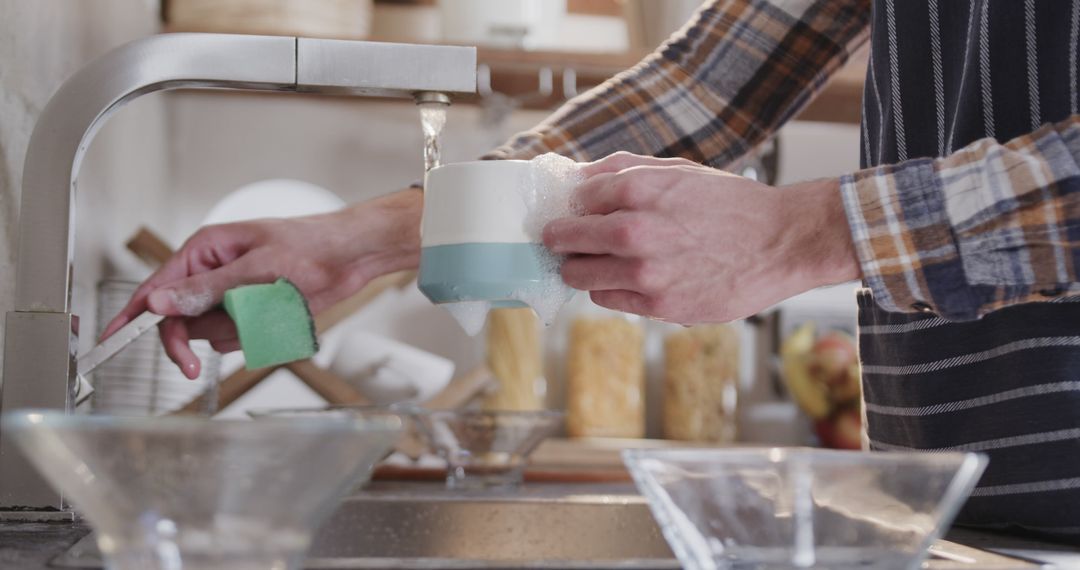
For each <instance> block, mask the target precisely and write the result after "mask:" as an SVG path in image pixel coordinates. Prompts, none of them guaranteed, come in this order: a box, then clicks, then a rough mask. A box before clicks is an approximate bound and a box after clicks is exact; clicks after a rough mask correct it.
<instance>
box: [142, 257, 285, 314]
mask: <svg viewBox="0 0 1080 570" xmlns="http://www.w3.org/2000/svg"><path fill="white" fill-rule="evenodd" d="M246 258H247V256H244V257H241V258H240V259H237V260H236V261H234V262H233V263H230V264H228V265H225V266H223V267H219V268H217V269H213V270H211V271H207V272H205V273H198V274H196V275H192V276H190V277H186V278H184V279H180V280H177V281H173V282H172V283H167V284H165V285H163V286H162V287H160V288H158V289H155V290H154V291H153V292H152V293H150V296H149V297H147V299H146V304H147V307H148V308H149V309H150V310H151V311H152V312H154V313H157V314H159V315H165V316H167V317H181V316H182V317H194V316H198V315H201V314H203V313H205V312H207V311H209V310H210V309H212V308H214V307H216V306H217V305H219V304H221V301H222V299H224V298H225V292H226V291H228V290H229V289H232V288H234V287H237V286H240V285H246V284H249V283H261V282H264V281H267V280H268V279H269V280H272V279H273V277H269V278H267V277H265V276H264V275H263V274H262V273H263V272H261V271H260V272H254V271H252V264H251V263H250V261H249V260H247V259H246Z"/></svg>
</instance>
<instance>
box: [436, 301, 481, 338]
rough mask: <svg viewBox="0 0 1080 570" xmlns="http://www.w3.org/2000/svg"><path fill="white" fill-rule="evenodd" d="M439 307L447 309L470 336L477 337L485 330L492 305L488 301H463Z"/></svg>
mask: <svg viewBox="0 0 1080 570" xmlns="http://www.w3.org/2000/svg"><path fill="white" fill-rule="evenodd" d="M439 306H440V307H443V308H445V309H446V310H447V311H448V312H449V313H450V316H452V317H454V320H455V321H457V323H458V325H460V326H461V328H462V329H464V330H465V334H467V335H469V336H476V335H478V334H480V331H482V330H484V323H485V322H487V314H488V311H490V310H491V303H490V302H488V301H462V302H459V303H443V304H441V305H439Z"/></svg>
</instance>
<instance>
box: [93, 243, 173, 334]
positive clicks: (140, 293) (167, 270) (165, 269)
mask: <svg viewBox="0 0 1080 570" xmlns="http://www.w3.org/2000/svg"><path fill="white" fill-rule="evenodd" d="M185 275H187V261H186V260H185V259H184V256H183V255H180V254H177V255H173V256H172V257H171V258H169V260H168V261H167V262H165V265H162V266H161V267H160V268H158V270H157V271H155V272H154V273H153V274H152V275H150V277H149V278H147V279H146V281H143V283H142V284H141V285H139V287H138V288H137V289H135V293H133V294H132V295H131V299H128V302H127V305H125V306H124V308H123V309H121V310H120V312H119V313H117V314H116V316H115V317H113V319H112V320H111V321H109V324H108V325H106V326H105V330H104V331H103V332H102V333H101V338H100V339H98V340H99V342H100V341H101V340H105V339H107V338H109V337H110V336H112V335H113V333H115V332H116V331H117V330H119V329H120V327H122V326H124V325H126V324H128V323H129V322H131V320H132V319H134V318H135V317H137V316H139V315H140V314H141V313H142V312H143V311H146V310H147V309H148V307H147V297H149V296H150V294H151V293H152V292H153V291H154V290H155V289H157V288H158V287H160V286H161V285H163V284H165V283H168V282H170V281H175V280H177V279H180V278H182V277H184V276H185Z"/></svg>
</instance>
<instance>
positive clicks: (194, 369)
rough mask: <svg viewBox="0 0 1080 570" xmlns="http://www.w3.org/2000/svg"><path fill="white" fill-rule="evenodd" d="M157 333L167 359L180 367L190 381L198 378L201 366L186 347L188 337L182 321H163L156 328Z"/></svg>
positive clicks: (188, 347)
mask: <svg viewBox="0 0 1080 570" xmlns="http://www.w3.org/2000/svg"><path fill="white" fill-rule="evenodd" d="M158 331H159V334H160V335H161V344H162V345H163V346H164V347H165V354H167V355H169V359H170V360H172V361H173V362H175V363H176V365H177V366H179V367H180V371H181V372H183V374H184V376H186V377H188V378H189V379H191V380H194V379H196V378H198V377H199V371H200V370H201V368H202V364H201V363H200V362H199V357H198V356H195V353H194V352H193V351H192V350H191V347H190V346H189V345H188V342H189V341H190V337H189V335H188V330H187V324H186V323H185V322H184V319H180V318H168V319H165V320H164V321H162V322H161V325H160V326H159V327H158Z"/></svg>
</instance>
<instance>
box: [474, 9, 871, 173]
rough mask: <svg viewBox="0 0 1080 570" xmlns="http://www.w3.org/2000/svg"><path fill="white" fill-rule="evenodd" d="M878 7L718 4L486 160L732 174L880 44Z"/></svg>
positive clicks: (496, 150) (703, 11)
mask: <svg viewBox="0 0 1080 570" xmlns="http://www.w3.org/2000/svg"><path fill="white" fill-rule="evenodd" d="M869 22H870V0H844V1H839V0H722V1H721V0H713V1H710V2H706V3H705V4H704V5H703V6H702V8H701V9H700V10H699V11H698V13H697V14H696V15H695V16H694V18H693V20H691V22H690V23H688V24H687V25H686V26H685V27H684V28H683V29H682V30H681V31H680V32H679V33H677V34H675V35H674V36H672V38H671V39H669V40H668V41H667V42H666V43H664V45H662V46H660V48H659V49H657V51H656V52H654V53H653V54H651V55H649V56H648V57H646V58H645V59H644V60H642V61H641V62H640V63H639V64H638V65H636V66H635V67H633V68H631V69H629V70H627V71H625V72H623V73H621V74H619V75H617V76H615V77H613V78H612V79H610V80H608V81H607V82H605V83H603V84H602V85H600V86H598V87H596V88H594V89H592V90H590V91H589V92H587V93H585V94H583V95H581V96H579V97H576V98H574V99H572V100H571V101H569V102H567V103H566V104H565V105H563V106H562V107H561V108H560V109H559V110H558V111H556V112H555V113H554V114H553V115H552V116H551V117H550V118H548V119H547V120H546V121H544V122H543V123H541V124H540V125H538V126H537V127H536V128H534V129H532V130H530V131H527V132H524V133H520V134H518V135H516V136H515V137H513V138H512V139H511V140H510V141H509V142H508V143H506V144H505V145H503V146H501V147H499V148H497V149H495V150H494V151H492V152H490V153H488V154H487V155H485V156H484V157H483V158H486V159H505V158H517V159H528V158H532V157H534V156H537V155H540V154H544V153H546V152H556V153H558V154H562V155H565V156H568V157H571V158H573V159H575V160H578V161H591V160H596V159H599V158H602V157H604V156H607V155H609V154H611V153H613V152H616V151H620V150H625V151H630V152H634V153H637V154H642V155H652V156H665V157H667V156H681V157H684V158H688V159H690V160H693V161H695V162H699V163H702V164H708V165H710V166H714V167H724V166H726V165H729V164H731V163H732V162H734V161H735V160H736V159H738V158H739V157H741V156H743V155H744V154H746V153H747V152H749V151H750V150H752V149H753V148H754V147H755V146H756V145H758V144H759V143H761V142H763V141H764V140H765V139H766V138H767V137H768V136H769V135H770V134H771V133H772V132H774V131H775V130H776V129H777V128H778V127H780V126H781V125H782V124H783V123H784V122H785V121H787V120H788V119H790V118H791V117H792V116H794V115H795V114H796V113H797V112H798V111H799V110H800V109H801V108H802V107H803V106H804V105H805V104H806V103H807V102H809V101H810V100H811V99H812V98H813V96H814V95H815V94H816V93H817V92H818V91H819V90H820V89H821V87H822V86H823V85H824V84H825V82H826V80H827V79H828V78H829V76H830V75H831V74H832V73H833V72H834V71H836V70H837V69H839V68H840V67H841V66H842V65H843V64H844V62H845V61H847V59H848V56H849V55H850V53H851V52H852V51H853V50H854V49H856V48H857V47H858V46H859V45H861V44H862V43H863V42H864V41H865V40H866V39H867V37H868V33H869Z"/></svg>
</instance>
